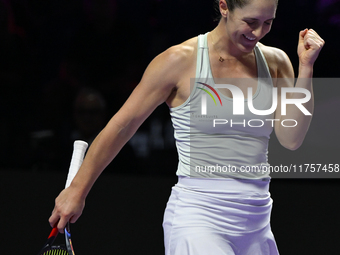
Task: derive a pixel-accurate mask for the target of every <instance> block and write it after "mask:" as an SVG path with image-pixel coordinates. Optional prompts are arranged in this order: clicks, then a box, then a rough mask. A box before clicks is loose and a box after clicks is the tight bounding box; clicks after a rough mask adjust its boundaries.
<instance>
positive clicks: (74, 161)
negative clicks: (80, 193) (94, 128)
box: [65, 140, 88, 188]
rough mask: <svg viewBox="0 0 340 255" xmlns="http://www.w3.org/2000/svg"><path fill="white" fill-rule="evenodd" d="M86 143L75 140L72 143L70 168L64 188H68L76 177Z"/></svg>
mask: <svg viewBox="0 0 340 255" xmlns="http://www.w3.org/2000/svg"><path fill="white" fill-rule="evenodd" d="M87 146H88V144H87V142H84V141H80V140H76V141H75V142H74V143H73V153H72V158H71V163H70V168H69V170H68V175H67V181H66V185H65V188H68V187H69V186H70V184H71V182H72V180H73V178H74V176H76V174H77V172H78V170H79V168H80V166H81V164H82V163H83V159H84V155H85V151H86V149H87Z"/></svg>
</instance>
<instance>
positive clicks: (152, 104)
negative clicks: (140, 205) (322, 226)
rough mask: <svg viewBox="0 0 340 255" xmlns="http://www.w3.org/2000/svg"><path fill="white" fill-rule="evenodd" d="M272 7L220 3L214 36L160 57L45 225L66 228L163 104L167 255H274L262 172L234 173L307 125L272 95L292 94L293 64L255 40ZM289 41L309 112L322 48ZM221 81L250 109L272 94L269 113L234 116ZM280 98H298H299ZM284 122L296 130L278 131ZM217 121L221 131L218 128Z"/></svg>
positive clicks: (264, 0) (311, 40)
mask: <svg viewBox="0 0 340 255" xmlns="http://www.w3.org/2000/svg"><path fill="white" fill-rule="evenodd" d="M277 4H278V1H277V0H218V1H216V5H217V6H218V9H219V12H220V14H221V17H220V21H219V23H218V25H217V27H216V28H215V29H214V30H212V31H211V32H208V33H206V34H203V35H199V36H198V37H195V38H191V39H189V40H187V41H185V42H183V43H182V44H180V45H176V46H173V47H171V48H169V49H167V50H166V51H164V52H163V53H161V54H160V55H158V56H157V57H156V58H155V59H154V60H153V61H152V62H151V63H150V64H149V66H148V67H147V69H146V71H145V73H144V75H143V77H142V79H141V82H140V83H139V85H138V86H137V87H136V88H135V90H134V91H133V93H132V94H131V96H130V97H129V98H128V100H127V101H126V102H125V104H124V105H123V107H122V108H121V109H120V110H119V111H118V112H117V113H116V114H115V115H114V116H113V117H112V119H111V120H110V121H109V123H108V124H107V126H106V127H105V128H104V129H103V130H102V131H101V132H100V134H99V135H98V136H97V137H96V139H95V140H94V142H93V143H92V145H91V147H90V148H89V151H88V153H87V155H86V158H85V160H84V162H83V164H82V166H81V168H80V170H79V172H78V174H77V175H76V177H75V178H74V180H73V182H72V184H71V185H70V187H69V188H67V189H65V190H63V191H62V192H61V193H60V195H59V196H58V197H57V199H56V203H55V208H54V210H53V212H52V215H51V217H50V219H49V221H50V224H51V226H54V225H55V224H58V228H59V231H61V232H62V231H63V228H64V226H65V224H66V222H67V221H69V220H70V221H71V222H72V223H74V222H76V220H77V219H78V218H79V216H80V215H81V213H82V211H83V208H84V204H85V198H86V196H87V194H88V193H89V191H90V189H91V187H92V185H93V184H94V182H95V181H96V179H97V178H98V176H99V175H100V174H101V172H102V171H103V170H104V169H105V167H106V166H107V165H108V164H109V163H110V162H111V161H112V160H113V159H114V157H115V156H116V155H117V154H118V152H119V151H120V149H121V148H122V147H123V146H124V144H125V143H126V142H127V141H128V140H129V139H130V138H131V137H132V136H133V134H134V133H135V132H136V130H137V129H138V127H139V126H140V125H141V124H142V123H143V121H144V120H145V119H146V118H147V117H148V116H149V115H150V114H151V113H152V112H153V110H154V109H155V108H156V107H157V106H158V105H160V104H162V103H163V102H166V103H167V105H168V106H169V108H170V114H171V119H172V122H173V126H174V129H175V138H176V145H177V149H178V155H179V164H178V169H177V175H178V183H177V184H176V185H175V186H174V187H173V189H172V193H171V196H170V199H169V201H168V204H167V208H166V210H165V214H164V222H163V228H164V245H165V254H166V255H189V254H190V255H207V254H214V255H231V254H237V255H255V254H256V255H258V254H261V255H276V254H279V252H278V249H277V246H276V242H275V239H274V236H273V234H272V231H271V228H270V213H271V209H272V199H271V197H270V193H269V183H270V176H269V173H268V172H266V171H260V172H249V171H248V172H247V171H242V167H244V166H267V165H268V162H267V152H268V140H269V135H270V134H271V133H272V131H273V130H275V133H276V136H277V138H278V140H279V141H280V143H281V144H282V145H283V146H284V147H286V148H288V149H290V150H295V149H297V148H298V147H299V146H300V145H301V144H302V142H303V140H304V137H305V135H306V132H307V130H308V127H309V125H310V122H311V115H306V114H304V113H303V112H302V111H301V110H300V109H299V108H298V107H296V106H295V105H293V104H292V105H287V107H286V108H287V109H285V110H286V115H283V114H282V110H283V109H281V104H280V101H281V96H282V93H281V92H280V91H281V89H282V88H285V87H288V88H289V87H290V88H292V87H294V79H293V78H294V77H295V74H294V71H293V67H292V64H291V62H290V60H289V58H288V56H287V55H286V54H285V53H284V52H283V51H282V50H280V49H277V48H273V47H268V46H265V45H263V44H262V43H260V40H261V39H262V38H263V37H264V36H265V35H266V34H267V33H268V32H269V31H270V29H271V26H272V23H273V20H274V18H275V14H276V8H277ZM297 39H298V40H297V41H298V49H297V53H298V56H299V73H298V79H297V82H296V84H295V87H296V88H301V89H304V91H309V92H310V94H311V95H312V97H311V99H310V100H308V102H305V103H304V104H303V107H304V108H305V109H306V110H307V111H308V112H309V113H313V107H314V104H313V89H312V82H311V78H312V76H313V65H314V62H315V60H316V59H317V57H318V55H319V53H320V50H321V49H322V47H323V45H324V41H323V39H322V38H321V37H320V36H319V35H318V34H317V33H316V32H315V31H314V30H313V29H304V30H302V31H300V33H299V34H297ZM192 78H195V79H192ZM225 79H231V80H232V81H234V83H232V85H234V87H237V89H236V90H237V91H241V92H242V93H241V94H243V95H244V98H248V101H249V98H250V100H251V101H252V104H253V105H254V108H255V109H258V110H266V109H269V108H271V106H272V104H273V102H274V101H273V100H274V99H273V98H274V97H273V93H272V92H273V89H274V88H277V90H278V93H277V101H278V103H277V108H276V110H275V111H274V112H273V113H268V114H267V115H265V116H259V115H255V114H253V113H252V111H250V109H249V107H248V104H247V100H245V101H244V112H243V115H237V116H236V115H235V114H234V113H233V99H236V96H235V95H236V94H235V89H234V92H233V91H232V89H228V88H223V87H222V88H221V87H220V88H218V85H219V84H220V83H221V81H222V84H225V83H224V82H223V81H224V80H225ZM245 80H246V81H249V82H243V81H245ZM253 81H256V82H253ZM229 84H230V83H229ZM249 88H250V89H251V90H250V89H249ZM208 92H209V93H210V95H211V96H212V97H213V98H215V99H216V100H215V101H216V103H217V104H216V105H215V104H214V102H213V99H212V98H211V97H210V95H209V93H208ZM249 93H251V94H250V97H248V94H249ZM237 95H239V94H237ZM287 97H288V98H289V99H299V98H300V97H301V95H300V94H299V93H290V94H287ZM210 99H211V100H210ZM203 103H204V104H206V105H205V108H204V107H203ZM203 108H204V109H206V111H203V110H202V109H203ZM234 110H235V109H234ZM254 119H255V120H256V121H257V122H256V123H255V122H254ZM268 119H271V120H272V121H267V120H268ZM287 119H290V120H294V123H295V124H296V123H298V124H297V125H288V124H287V123H286V125H282V121H284V120H287ZM216 120H217V122H218V120H223V121H224V122H223V123H224V124H225V125H217V124H216ZM255 126H256V127H255ZM293 126H294V127H293ZM228 167H229V168H228ZM217 170H220V171H217Z"/></svg>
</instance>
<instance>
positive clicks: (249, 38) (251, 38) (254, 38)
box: [243, 34, 256, 41]
mask: <svg viewBox="0 0 340 255" xmlns="http://www.w3.org/2000/svg"><path fill="white" fill-rule="evenodd" d="M243 36H244V38H246V39H247V40H249V41H255V40H256V37H249V36H246V35H245V34H244V35H243Z"/></svg>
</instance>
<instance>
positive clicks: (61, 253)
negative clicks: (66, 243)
mask: <svg viewBox="0 0 340 255" xmlns="http://www.w3.org/2000/svg"><path fill="white" fill-rule="evenodd" d="M41 255H69V254H68V252H67V250H66V249H65V248H61V247H57V248H53V247H52V248H51V249H49V250H47V251H44V252H43V253H42V254H41Z"/></svg>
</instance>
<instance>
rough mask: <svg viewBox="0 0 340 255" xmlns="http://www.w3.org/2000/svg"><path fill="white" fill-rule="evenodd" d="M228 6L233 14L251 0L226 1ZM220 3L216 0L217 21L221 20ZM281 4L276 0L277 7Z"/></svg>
mask: <svg viewBox="0 0 340 255" xmlns="http://www.w3.org/2000/svg"><path fill="white" fill-rule="evenodd" d="M225 1H226V3H227V6H228V9H229V11H230V12H233V11H234V10H235V9H236V8H243V7H244V6H246V5H247V4H249V2H250V1H251V0H225ZM219 3H220V1H219V0H214V5H215V11H216V12H217V17H216V20H220V19H221V13H220V5H219ZM278 3H279V0H276V5H277V4H278Z"/></svg>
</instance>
